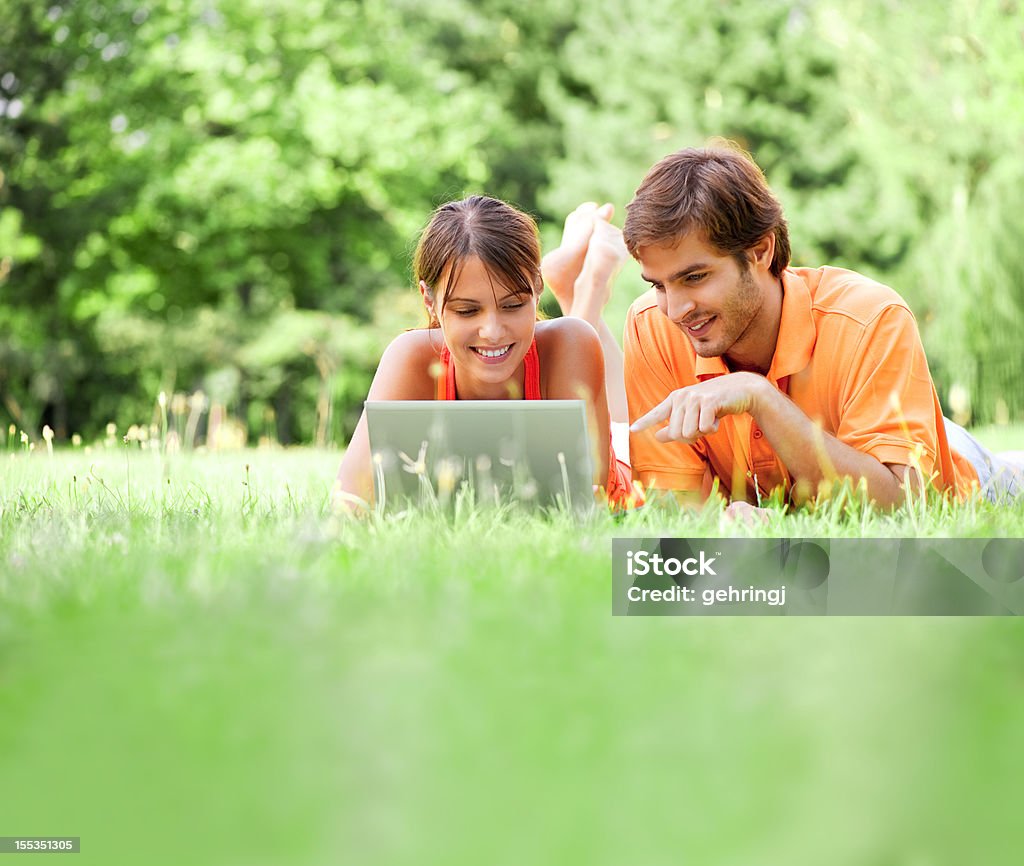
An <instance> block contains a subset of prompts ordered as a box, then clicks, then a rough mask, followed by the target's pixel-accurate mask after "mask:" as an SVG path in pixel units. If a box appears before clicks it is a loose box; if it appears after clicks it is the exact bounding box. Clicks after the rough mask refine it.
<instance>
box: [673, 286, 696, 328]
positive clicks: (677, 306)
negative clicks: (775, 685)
mask: <svg viewBox="0 0 1024 866" xmlns="http://www.w3.org/2000/svg"><path fill="white" fill-rule="evenodd" d="M666 300H667V302H668V317H669V318H670V319H671V320H672V321H673V322H682V321H683V320H685V319H686V318H687V317H688V316H689V315H690V314H691V313H693V311H694V310H696V309H697V305H696V304H695V303H694V302H693V299H692V298H689V297H687V296H686V295H684V294H683V293H682V292H671V291H670V292H668V293H667V294H666Z"/></svg>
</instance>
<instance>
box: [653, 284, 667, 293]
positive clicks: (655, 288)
mask: <svg viewBox="0 0 1024 866" xmlns="http://www.w3.org/2000/svg"><path fill="white" fill-rule="evenodd" d="M651 288H652V289H654V291H656V292H657V293H658V294H659V295H663V294H665V287H664V286H655V285H652V286H651Z"/></svg>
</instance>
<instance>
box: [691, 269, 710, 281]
mask: <svg viewBox="0 0 1024 866" xmlns="http://www.w3.org/2000/svg"><path fill="white" fill-rule="evenodd" d="M707 275H708V274H707V271H701V272H700V273H699V274H687V276H686V282H688V283H699V282H700V281H701V280H703V279H704V277H706V276H707Z"/></svg>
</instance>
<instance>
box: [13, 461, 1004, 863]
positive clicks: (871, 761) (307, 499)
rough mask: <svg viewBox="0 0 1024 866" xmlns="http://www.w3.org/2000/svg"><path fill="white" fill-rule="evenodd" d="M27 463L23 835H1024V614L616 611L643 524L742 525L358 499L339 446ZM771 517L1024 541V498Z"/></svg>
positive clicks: (167, 852) (400, 856)
mask: <svg viewBox="0 0 1024 866" xmlns="http://www.w3.org/2000/svg"><path fill="white" fill-rule="evenodd" d="M1007 447H1013V446H1007ZM3 461H4V462H3V465H2V466H0V780H2V786H0V835H10V834H23V835H47V834H61V835H79V836H81V837H82V846H83V853H82V854H81V855H79V856H78V859H76V860H74V862H75V863H82V864H86V863H103V864H119V863H125V864H137V863H144V864H164V863H166V864H182V863H188V864H203V863H211V864H235V863H237V864H243V863H244V864H251V863H282V864H306V863H309V864H320V863H355V864H385V863H387V864H390V863H409V864H424V863H428V864H429V863H438V864H461V863H466V864H481V863H496V864H505V863H508V864H522V863H531V864H533V863H556V864H573V863H581V864H591V863H598V864H601V863H616V864H617V863H631V862H635V863H645V864H647V863H654V864H657V863H679V862H692V863H699V864H749V863H758V864H776V863H778V864H821V863H829V864H851V866H852V864H879V866H882V864H906V866H916V864H950V866H952V864H963V863H986V864H1000V863H1012V862H1016V860H1017V855H1016V854H1014V853H1013V852H1014V851H1016V850H1019V848H1020V846H1021V844H1022V843H1024V833H1022V832H1021V830H1019V829H1018V830H1013V829H1012V828H1013V827H1018V828H1019V826H1020V822H1019V821H1016V820H1013V818H1015V816H1014V815H1012V813H1013V812H1015V811H1016V808H1015V806H1016V803H1015V800H1016V797H1015V794H1016V792H1017V790H1018V788H1019V779H1020V778H1021V771H1022V769H1024V767H1022V764H1024V749H1022V747H1021V745H1020V742H1021V738H1020V730H1021V728H1022V725H1024V692H1022V691H1021V689H1020V678H1021V674H1022V669H1021V662H1020V659H1021V657H1022V652H1024V630H1022V629H1021V627H1020V625H1019V624H1018V621H1017V620H984V619H963V620H958V619H935V620H924V619H919V620H913V619H877V620H873V619H804V620H800V619H792V618H778V619H771V618H765V619H742V618H737V619H718V618H709V619H696V620H694V619H675V618H644V619H631V618H613V617H611V616H610V608H611V597H610V539H611V538H612V537H613V536H614V535H616V534H622V535H645V534H646V535H657V534H669V535H678V536H687V535H694V536H696V535H702V536H714V535H719V534H729V533H732V532H734V531H737V530H736V528H735V527H729V526H727V525H724V524H722V523H721V522H720V519H719V517H718V516H717V515H715V514H704V515H698V516H688V515H679V514H672V513H668V512H658V511H655V510H650V509H649V510H647V511H645V512H642V513H640V514H637V515H632V516H630V517H629V518H627V519H626V520H625V521H622V522H615V521H613V520H612V519H611V518H609V517H605V516H600V517H597V518H595V519H594V520H593V521H591V522H590V523H588V524H586V525H584V526H582V527H580V526H576V525H574V524H571V523H569V522H567V521H565V520H560V519H550V520H540V519H537V518H528V517H524V516H521V515H518V516H517V515H508V516H506V517H504V518H496V517H494V516H491V515H488V514H486V513H463V514H461V515H459V516H457V517H456V518H455V519H450V520H443V519H440V518H437V517H429V518H425V517H422V516H408V517H405V518H397V519H388V520H370V521H364V522H361V523H353V522H351V521H347V520H342V519H339V518H337V517H335V516H333V515H332V514H331V511H330V508H329V488H330V482H331V479H332V477H333V474H334V472H335V470H336V468H337V462H338V455H337V454H332V453H328V452H314V451H285V452H247V453H244V454H233V455H232V454H229V455H217V456H214V455H190V456H179V457H177V458H174V459H172V460H170V461H168V462H166V463H162V462H161V461H160V460H159V458H158V457H157V456H156V455H154V454H150V453H142V452H138V451H133V452H127V451H124V450H122V449H120V448H115V449H111V450H109V451H104V450H102V449H101V450H99V451H97V452H94V453H92V454H90V455H86V454H84V453H83V452H81V451H76V452H58V453H57V454H56V455H55V456H54V457H53V458H52V459H51V458H48V457H47V455H46V454H38V453H37V454H32V455H25V454H19V455H18V456H16V457H15V458H13V459H12V458H9V457H6V456H5V457H3ZM247 467H248V469H247ZM742 531H753V530H742ZM758 532H759V533H760V534H772V535H792V536H798V535H826V536H855V535H859V534H868V535H901V536H909V535H933V536H944V535H952V536H959V535H965V536H966V535H976V536H984V535H1018V536H1019V535H1024V505H1022V506H1020V507H1016V508H1012V509H1011V508H1005V507H1004V508H993V507H991V506H988V505H985V504H974V505H969V506H966V507H952V508H951V507H942V506H938V505H931V506H920V507H915V508H913V509H911V510H910V511H909V512H902V513H897V514H895V515H879V514H877V513H874V512H872V511H871V510H869V509H853V510H852V512H851V513H849V514H845V513H843V512H841V511H840V510H838V509H828V508H826V509H822V511H821V512H819V513H817V514H810V513H804V514H799V515H796V516H791V517H784V516H781V515H779V516H776V517H775V518H773V522H772V523H771V524H770V526H769V527H767V528H766V529H763V530H758ZM51 856H53V855H51ZM43 859H44V860H45V855H44V857H43ZM33 862H36V861H33ZM62 862H64V861H62Z"/></svg>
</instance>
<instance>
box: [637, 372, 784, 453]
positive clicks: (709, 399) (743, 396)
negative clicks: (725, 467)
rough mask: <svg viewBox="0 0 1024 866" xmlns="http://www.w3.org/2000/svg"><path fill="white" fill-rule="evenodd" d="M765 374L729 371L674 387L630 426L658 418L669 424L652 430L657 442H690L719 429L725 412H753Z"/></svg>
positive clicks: (651, 422)
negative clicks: (676, 389) (678, 387)
mask: <svg viewBox="0 0 1024 866" xmlns="http://www.w3.org/2000/svg"><path fill="white" fill-rule="evenodd" d="M766 385H767V386H768V387H771V385H770V384H769V383H768V380H767V379H765V378H764V376H758V375H757V374H756V373H729V374H727V375H725V376H717V377H715V378H714V379H708V380H707V381H706V382H700V383H698V384H696V385H689V386H688V387H686V388H680V389H679V390H678V391H673V392H672V393H671V394H669V395H668V397H666V398H665V399H664V400H662V401H661V402H660V403H659V404H658V405H657V406H655V407H654V408H653V409H652V410H651V411H650V412H648V413H647V414H646V415H644V416H643V417H641V418H638V419H637V421H636V422H635V423H634V424H633V426H632V427H630V428H629V429H630V431H632V432H633V433H639V432H640V431H641V430H646V429H648V428H649V427H653V426H654V425H655V424H658V423H660V422H661V421H668V425H667V426H666V427H664V428H663V429H661V430H659V431H658V432H657V433H655V434H654V438H655V439H657V440H658V441H659V442H683V443H685V444H687V445H691V444H693V443H694V442H696V441H697V440H698V439H700V438H701V437H702V436H707V435H708V434H709V433H714V432H715V431H716V430H718V419H719V418H722V417H724V416H726V415H742V414H743V413H744V412H749V413H751V414H753V412H754V406H755V403H756V401H757V398H758V396H759V395H760V394H761V392H762V389H763V388H764V387H765V386H766Z"/></svg>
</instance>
